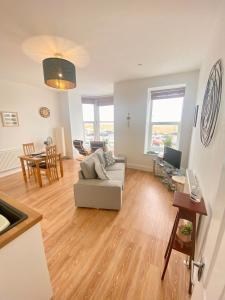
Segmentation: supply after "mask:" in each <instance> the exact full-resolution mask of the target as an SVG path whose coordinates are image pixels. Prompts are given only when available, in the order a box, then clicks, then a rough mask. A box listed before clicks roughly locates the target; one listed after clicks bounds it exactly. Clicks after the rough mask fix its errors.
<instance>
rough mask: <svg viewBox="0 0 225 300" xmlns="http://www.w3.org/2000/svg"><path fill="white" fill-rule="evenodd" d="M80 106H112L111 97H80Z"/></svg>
mask: <svg viewBox="0 0 225 300" xmlns="http://www.w3.org/2000/svg"><path fill="white" fill-rule="evenodd" d="M81 102H82V104H96V105H98V106H106V105H113V96H104V97H88V96H85V97H82V98H81Z"/></svg>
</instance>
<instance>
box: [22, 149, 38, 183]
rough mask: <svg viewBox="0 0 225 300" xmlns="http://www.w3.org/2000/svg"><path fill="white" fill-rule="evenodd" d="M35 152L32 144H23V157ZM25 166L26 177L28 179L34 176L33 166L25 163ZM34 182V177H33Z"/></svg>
mask: <svg viewBox="0 0 225 300" xmlns="http://www.w3.org/2000/svg"><path fill="white" fill-rule="evenodd" d="M34 152H35V146H34V143H27V144H23V153H24V155H28V156H29V155H31V154H32V153H34ZM26 165H27V173H28V177H29V178H30V176H31V175H35V174H34V164H33V163H31V162H29V161H27V162H26ZM34 178H35V180H36V177H35V176H34Z"/></svg>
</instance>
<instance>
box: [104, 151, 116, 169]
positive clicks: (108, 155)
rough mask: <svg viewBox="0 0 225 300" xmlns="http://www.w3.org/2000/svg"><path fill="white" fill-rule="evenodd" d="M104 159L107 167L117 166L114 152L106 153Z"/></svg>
mask: <svg viewBox="0 0 225 300" xmlns="http://www.w3.org/2000/svg"><path fill="white" fill-rule="evenodd" d="M104 157H105V164H106V167H109V166H112V165H114V164H115V159H114V158H113V154H112V151H108V152H105V153H104Z"/></svg>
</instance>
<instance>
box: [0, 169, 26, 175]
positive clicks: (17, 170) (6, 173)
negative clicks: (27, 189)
mask: <svg viewBox="0 0 225 300" xmlns="http://www.w3.org/2000/svg"><path fill="white" fill-rule="evenodd" d="M18 172H22V169H21V168H16V169H12V170H8V171H4V172H0V177H5V176H9V175H12V174H14V173H18Z"/></svg>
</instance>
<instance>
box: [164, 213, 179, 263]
mask: <svg viewBox="0 0 225 300" xmlns="http://www.w3.org/2000/svg"><path fill="white" fill-rule="evenodd" d="M177 220H179V212H177V214H176V218H175V221H174V223H173V229H172V231H171V234H170V239H169V242H168V245H167V248H166V252H165V255H164V258H166V256H167V253H168V250H169V247H170V244H171V240H172V237H173V236H174V231H175V234H176V230H177V225H176V223H177ZM175 227H176V228H175Z"/></svg>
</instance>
